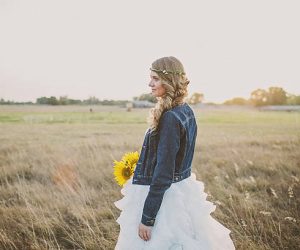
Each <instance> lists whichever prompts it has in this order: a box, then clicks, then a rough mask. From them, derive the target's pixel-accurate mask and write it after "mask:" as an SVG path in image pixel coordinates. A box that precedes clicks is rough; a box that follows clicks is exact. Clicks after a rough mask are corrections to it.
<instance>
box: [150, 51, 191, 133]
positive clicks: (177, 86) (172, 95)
mask: <svg viewBox="0 0 300 250" xmlns="http://www.w3.org/2000/svg"><path fill="white" fill-rule="evenodd" d="M150 70H152V71H154V72H156V73H157V74H158V76H159V78H160V80H161V83H162V86H163V87H164V88H165V90H166V93H165V95H164V96H162V97H157V100H158V101H157V103H156V105H155V107H154V108H152V109H150V112H149V117H148V123H149V125H150V129H152V130H156V129H157V128H158V124H159V120H160V117H161V115H162V114H163V113H164V112H165V111H167V110H169V109H171V108H173V107H175V106H177V105H180V104H183V103H184V98H185V97H186V96H187V95H188V91H187V85H188V84H189V82H190V81H189V80H188V78H187V77H186V74H185V71H184V68H183V65H182V63H181V62H180V61H179V60H178V59H177V58H175V57H173V56H169V57H162V58H159V59H157V60H155V61H154V62H153V63H152V67H151V68H150Z"/></svg>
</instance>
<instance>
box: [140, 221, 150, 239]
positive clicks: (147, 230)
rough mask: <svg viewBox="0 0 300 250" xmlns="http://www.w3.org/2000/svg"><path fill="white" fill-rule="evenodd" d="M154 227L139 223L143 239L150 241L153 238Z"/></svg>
mask: <svg viewBox="0 0 300 250" xmlns="http://www.w3.org/2000/svg"><path fill="white" fill-rule="evenodd" d="M151 229H152V227H148V226H145V225H144V224H143V223H140V225H139V236H140V238H141V239H142V240H145V241H148V240H150V238H151Z"/></svg>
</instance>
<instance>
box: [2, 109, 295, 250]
mask: <svg viewBox="0 0 300 250" xmlns="http://www.w3.org/2000/svg"><path fill="white" fill-rule="evenodd" d="M195 111H196V116H197V120H198V127H199V130H198V138H197V144H196V149H195V155H194V161H193V172H195V173H196V176H197V179H198V180H201V181H203V182H204V183H205V187H206V188H205V191H206V192H207V193H208V194H209V200H211V201H212V202H214V203H215V204H217V209H216V211H215V212H214V213H213V217H215V218H216V219H217V220H218V221H220V222H221V223H223V224H224V225H225V226H226V227H228V228H229V229H230V230H231V231H232V238H233V240H234V243H235V245H236V247H237V249H298V248H299V245H300V237H299V235H300V229H299V222H300V216H299V213H300V209H299V205H300V183H299V179H300V150H299V148H300V114H299V113H282V112H275V113H273V112H258V111H255V110H226V109H225V110H223V109H221V110H208V111H207V110H195ZM147 112H148V110H133V111H132V112H126V111H125V109H122V108H115V107H100V106H97V107H93V113H90V112H89V110H88V108H86V107H80V106H78V107H77V106H68V107H48V106H45V107H42V106H34V107H29V106H25V107H20V106H0V131H1V133H0V170H1V171H0V218H1V220H0V248H1V249H114V246H115V243H116V240H117V237H118V233H119V226H118V224H117V223H116V221H115V220H116V218H117V217H118V216H119V214H120V211H119V210H118V209H117V208H116V207H115V206H114V205H113V202H114V201H116V200H118V199H121V198H122V195H121V194H120V187H119V186H118V185H117V184H116V183H115V181H114V179H113V175H112V172H113V169H112V165H113V160H114V159H119V158H120V157H121V156H122V155H123V153H124V152H127V151H135V150H139V149H140V147H141V144H142V139H143V135H144V132H145V130H146V128H147V124H146V123H145V119H146V116H147Z"/></svg>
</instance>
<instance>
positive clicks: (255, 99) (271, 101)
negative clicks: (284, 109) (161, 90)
mask: <svg viewBox="0 0 300 250" xmlns="http://www.w3.org/2000/svg"><path fill="white" fill-rule="evenodd" d="M133 100H134V101H137V100H139V101H149V102H152V103H156V102H157V100H156V97H154V96H153V95H152V94H151V93H147V94H141V95H140V96H136V97H133ZM203 100H204V94H202V93H197V92H195V93H193V94H192V95H191V96H189V97H187V98H186V101H187V102H188V103H189V104H197V103H202V102H203ZM128 102H129V101H128V100H106V99H104V100H99V99H98V98H97V97H95V96H90V97H89V98H88V99H86V100H79V99H70V98H68V96H60V97H59V98H56V97H55V96H50V97H45V96H43V97H40V98H37V99H36V102H35V103H33V102H14V101H7V100H4V99H3V98H1V99H0V105H1V104H6V105H7V104H33V105H34V104H38V105H41V104H45V105H119V106H120V105H121V106H125V105H126V103H128ZM223 104H225V105H253V106H266V105H300V95H293V94H289V93H287V92H286V91H285V90H284V89H283V88H281V87H270V88H268V90H265V89H256V90H254V91H252V92H251V94H250V98H249V99H245V98H242V97H235V98H233V99H230V100H227V101H225V102H224V103H223Z"/></svg>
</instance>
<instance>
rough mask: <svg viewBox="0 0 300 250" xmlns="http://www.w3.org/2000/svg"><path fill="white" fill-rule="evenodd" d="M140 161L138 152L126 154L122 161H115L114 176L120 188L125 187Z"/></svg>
mask: <svg viewBox="0 0 300 250" xmlns="http://www.w3.org/2000/svg"><path fill="white" fill-rule="evenodd" d="M138 159H139V153H138V152H129V153H126V154H124V156H123V157H122V160H121V161H116V160H115V161H114V164H115V165H114V176H115V180H116V181H117V183H118V184H119V185H120V186H123V185H124V184H125V183H126V182H127V180H129V179H130V177H131V176H132V175H133V172H134V169H135V167H136V163H137V161H138Z"/></svg>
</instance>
